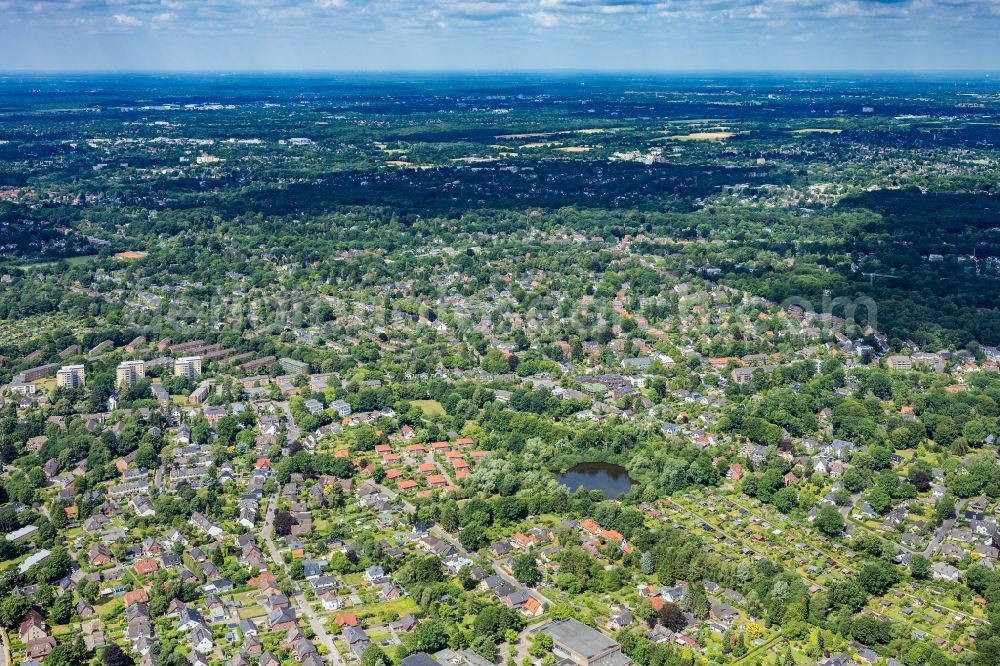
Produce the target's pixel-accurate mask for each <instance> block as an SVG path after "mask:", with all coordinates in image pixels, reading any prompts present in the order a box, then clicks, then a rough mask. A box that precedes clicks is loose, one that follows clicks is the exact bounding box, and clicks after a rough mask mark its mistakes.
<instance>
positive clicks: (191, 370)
mask: <svg viewBox="0 0 1000 666" xmlns="http://www.w3.org/2000/svg"><path fill="white" fill-rule="evenodd" d="M200 374H201V357H200V356H185V357H183V358H179V359H177V360H175V361H174V376H175V377H187V378H188V379H194V378H195V377H197V376H199V375H200Z"/></svg>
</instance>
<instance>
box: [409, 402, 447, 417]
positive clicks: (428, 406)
mask: <svg viewBox="0 0 1000 666" xmlns="http://www.w3.org/2000/svg"><path fill="white" fill-rule="evenodd" d="M410 404H412V405H413V406H414V407H419V408H420V410H421V411H422V412H423V413H424V414H425V415H426V416H444V415H445V414H446V412H445V411H444V405H442V404H441V403H440V402H438V401H437V400H411V401H410Z"/></svg>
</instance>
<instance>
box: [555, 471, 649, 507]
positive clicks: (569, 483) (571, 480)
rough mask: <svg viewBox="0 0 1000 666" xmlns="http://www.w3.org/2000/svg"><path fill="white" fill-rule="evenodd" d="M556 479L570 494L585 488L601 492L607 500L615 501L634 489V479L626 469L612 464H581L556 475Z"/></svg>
mask: <svg viewBox="0 0 1000 666" xmlns="http://www.w3.org/2000/svg"><path fill="white" fill-rule="evenodd" d="M556 479H557V480H558V481H559V483H561V484H563V485H564V486H566V487H567V488H569V489H570V492H573V491H575V490H576V489H577V488H579V487H580V486H583V487H584V488H586V489H587V490H600V491H601V493H602V494H603V495H604V497H605V499H615V498H616V497H618V496H619V495H622V494H624V493H627V492H628V491H629V489H631V488H632V479H631V478H630V477H629V475H628V472H627V471H626V470H625V468H624V467H622V466H621V465H612V464H611V463H602V462H586V463H580V464H579V465H575V466H573V467H571V468H569V469H568V470H566V472H564V473H563V474H556Z"/></svg>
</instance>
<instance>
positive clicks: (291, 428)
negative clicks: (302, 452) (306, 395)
mask: <svg viewBox="0 0 1000 666" xmlns="http://www.w3.org/2000/svg"><path fill="white" fill-rule="evenodd" d="M278 406H279V407H281V411H283V412H284V413H285V420H286V421H288V443H289V444H291V443H292V442H295V441H297V440H298V439H299V437H300V436H301V435H302V432H301V431H300V430H299V427H298V426H297V425H295V419H294V418H293V417H292V410H291V408H290V407H289V406H288V401H287V400H283V401H281V402H279V403H278Z"/></svg>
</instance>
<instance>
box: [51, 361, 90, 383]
mask: <svg viewBox="0 0 1000 666" xmlns="http://www.w3.org/2000/svg"><path fill="white" fill-rule="evenodd" d="M85 381H86V371H84V369H83V366H82V365H64V366H63V367H61V368H59V370H58V371H56V386H57V387H59V388H64V389H76V388H83V385H84V383H85Z"/></svg>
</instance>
